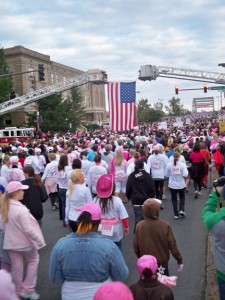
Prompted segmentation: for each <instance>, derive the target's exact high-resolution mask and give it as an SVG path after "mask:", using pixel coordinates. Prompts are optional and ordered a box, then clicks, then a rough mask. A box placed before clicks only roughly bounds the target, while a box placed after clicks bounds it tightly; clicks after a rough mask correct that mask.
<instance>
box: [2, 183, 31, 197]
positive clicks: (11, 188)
mask: <svg viewBox="0 0 225 300" xmlns="http://www.w3.org/2000/svg"><path fill="white" fill-rule="evenodd" d="M28 188H29V185H24V184H22V183H21V182H19V181H11V182H10V183H8V185H7V186H6V189H5V191H6V193H8V194H10V193H13V192H16V191H19V190H27V189H28Z"/></svg>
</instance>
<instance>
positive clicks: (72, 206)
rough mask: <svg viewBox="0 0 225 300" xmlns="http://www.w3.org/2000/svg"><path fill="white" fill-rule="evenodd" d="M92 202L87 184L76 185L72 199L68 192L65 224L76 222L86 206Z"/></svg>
mask: <svg viewBox="0 0 225 300" xmlns="http://www.w3.org/2000/svg"><path fill="white" fill-rule="evenodd" d="M92 200H93V199H92V195H91V192H90V190H89V188H88V187H86V185H85V184H74V185H73V193H72V195H71V197H70V198H69V195H68V191H67V193H66V211H65V223H66V224H68V222H69V220H71V221H76V220H77V218H78V217H79V215H80V213H81V209H82V207H83V206H84V204H86V203H88V202H92Z"/></svg>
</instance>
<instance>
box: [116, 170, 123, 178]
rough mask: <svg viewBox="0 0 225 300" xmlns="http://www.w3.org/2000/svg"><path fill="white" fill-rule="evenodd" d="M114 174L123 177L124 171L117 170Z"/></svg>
mask: <svg viewBox="0 0 225 300" xmlns="http://www.w3.org/2000/svg"><path fill="white" fill-rule="evenodd" d="M116 176H117V177H118V178H123V177H124V171H123V170H122V171H118V172H117V173H116Z"/></svg>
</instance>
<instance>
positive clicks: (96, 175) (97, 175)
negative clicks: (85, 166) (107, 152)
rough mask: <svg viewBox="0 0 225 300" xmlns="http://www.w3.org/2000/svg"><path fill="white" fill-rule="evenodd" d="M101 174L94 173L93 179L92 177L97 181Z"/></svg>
mask: <svg viewBox="0 0 225 300" xmlns="http://www.w3.org/2000/svg"><path fill="white" fill-rule="evenodd" d="M100 176H101V174H92V176H91V179H92V181H97V180H98V179H99V177H100Z"/></svg>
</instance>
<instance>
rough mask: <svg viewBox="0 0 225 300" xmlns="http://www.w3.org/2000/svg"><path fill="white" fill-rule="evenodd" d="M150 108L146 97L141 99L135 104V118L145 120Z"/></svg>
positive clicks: (140, 120) (139, 120)
mask: <svg viewBox="0 0 225 300" xmlns="http://www.w3.org/2000/svg"><path fill="white" fill-rule="evenodd" d="M149 109H150V105H149V103H148V99H141V100H140V101H139V103H138V106H137V119H138V122H145V121H146V119H147V114H148V111H149Z"/></svg>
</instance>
